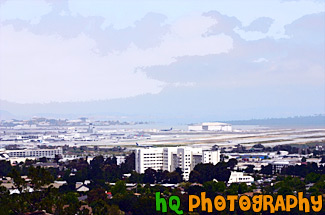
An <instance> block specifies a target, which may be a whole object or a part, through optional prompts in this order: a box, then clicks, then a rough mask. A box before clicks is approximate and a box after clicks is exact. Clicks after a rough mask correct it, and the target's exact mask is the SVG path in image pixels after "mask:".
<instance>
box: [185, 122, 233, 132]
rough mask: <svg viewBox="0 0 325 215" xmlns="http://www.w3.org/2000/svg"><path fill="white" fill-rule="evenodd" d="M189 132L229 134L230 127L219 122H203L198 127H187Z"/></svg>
mask: <svg viewBox="0 0 325 215" xmlns="http://www.w3.org/2000/svg"><path fill="white" fill-rule="evenodd" d="M188 130H189V131H224V132H231V131H232V126H231V125H230V124H227V123H221V122H204V123H202V124H199V125H189V126H188Z"/></svg>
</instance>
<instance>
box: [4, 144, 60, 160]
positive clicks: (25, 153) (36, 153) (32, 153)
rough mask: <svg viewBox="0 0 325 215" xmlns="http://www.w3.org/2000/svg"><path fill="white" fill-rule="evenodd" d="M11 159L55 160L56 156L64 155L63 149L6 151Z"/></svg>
mask: <svg viewBox="0 0 325 215" xmlns="http://www.w3.org/2000/svg"><path fill="white" fill-rule="evenodd" d="M5 153H6V154H8V155H9V157H39V158H41V157H46V158H55V155H62V154H63V151H62V148H60V147H59V148H56V149H22V150H6V151H5Z"/></svg>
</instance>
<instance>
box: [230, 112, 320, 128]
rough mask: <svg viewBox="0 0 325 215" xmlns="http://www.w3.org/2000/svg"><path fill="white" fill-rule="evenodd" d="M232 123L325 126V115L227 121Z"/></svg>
mask: <svg viewBox="0 0 325 215" xmlns="http://www.w3.org/2000/svg"><path fill="white" fill-rule="evenodd" d="M227 123H230V124H232V125H261V126H295V127H299V126H319V127H322V126H324V127H325V115H314V116H296V117H288V118H268V119H251V120H233V121H227Z"/></svg>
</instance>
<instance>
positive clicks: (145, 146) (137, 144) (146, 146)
mask: <svg viewBox="0 0 325 215" xmlns="http://www.w3.org/2000/svg"><path fill="white" fill-rule="evenodd" d="M135 145H136V146H137V147H143V148H150V147H154V146H153V145H139V143H137V142H136V143H135Z"/></svg>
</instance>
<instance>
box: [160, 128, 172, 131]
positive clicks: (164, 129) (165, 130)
mask: <svg viewBox="0 0 325 215" xmlns="http://www.w3.org/2000/svg"><path fill="white" fill-rule="evenodd" d="M172 130H173V128H170V129H162V130H160V131H172Z"/></svg>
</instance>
